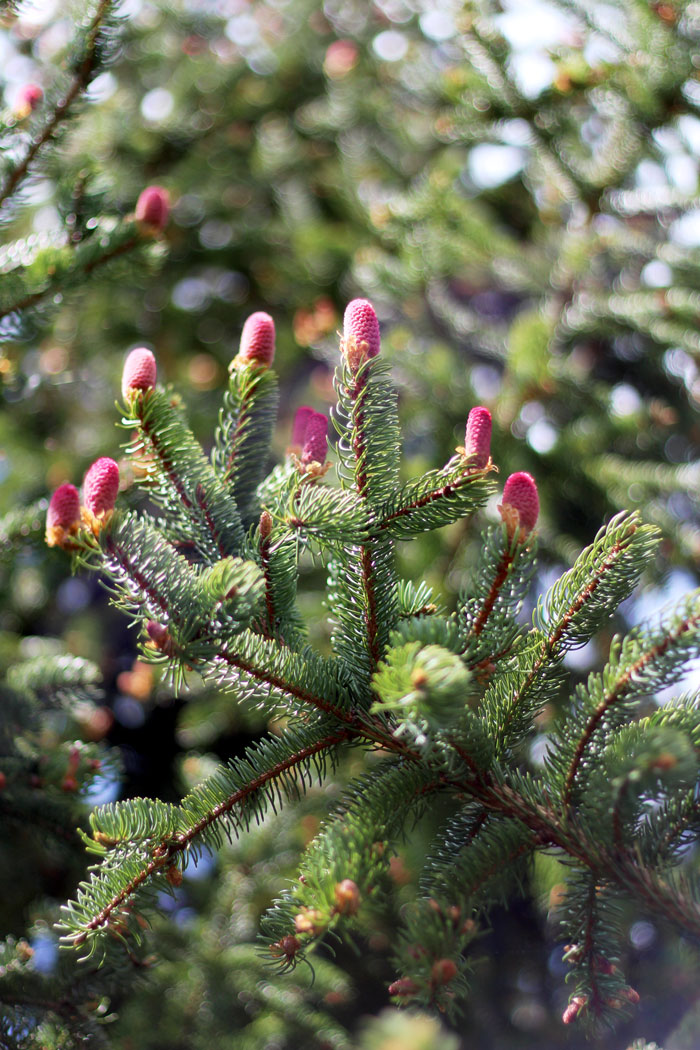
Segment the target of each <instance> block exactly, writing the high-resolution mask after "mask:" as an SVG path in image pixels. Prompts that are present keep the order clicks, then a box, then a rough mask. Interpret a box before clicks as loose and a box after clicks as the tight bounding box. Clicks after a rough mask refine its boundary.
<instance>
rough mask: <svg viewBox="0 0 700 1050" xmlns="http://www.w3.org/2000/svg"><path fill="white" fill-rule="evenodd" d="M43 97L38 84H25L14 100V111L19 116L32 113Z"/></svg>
mask: <svg viewBox="0 0 700 1050" xmlns="http://www.w3.org/2000/svg"><path fill="white" fill-rule="evenodd" d="M43 97H44V92H43V91H42V89H41V88H40V87H39V85H38V84H25V85H24V87H23V88H21V89H20V92H19V94H18V95H17V98H16V100H15V112H16V113H17V114H19V115H21V116H23V117H24V116H28V115H29V114H30V113H33V112H34V110H35V109H36V107H37V106H38V105H39V104H40V102H41V100H42V99H43Z"/></svg>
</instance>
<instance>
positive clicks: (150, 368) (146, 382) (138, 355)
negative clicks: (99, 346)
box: [122, 346, 157, 399]
mask: <svg viewBox="0 0 700 1050" xmlns="http://www.w3.org/2000/svg"><path fill="white" fill-rule="evenodd" d="M156 374H157V367H156V359H155V357H154V356H153V354H152V353H151V351H150V350H148V349H146V347H145V346H139V347H137V348H136V349H135V350H132V351H131V353H130V354H129V356H128V357H127V359H126V361H125V362H124V371H123V372H122V397H123V398H124V399H126V397H127V395H128V393H129V391H130V390H152V389H153V387H154V386H155V385H156Z"/></svg>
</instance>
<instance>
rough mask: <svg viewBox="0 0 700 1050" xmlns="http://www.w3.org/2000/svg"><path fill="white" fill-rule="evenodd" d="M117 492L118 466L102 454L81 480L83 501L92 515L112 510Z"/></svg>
mask: <svg viewBox="0 0 700 1050" xmlns="http://www.w3.org/2000/svg"><path fill="white" fill-rule="evenodd" d="M118 492H119V467H118V466H117V464H116V463H115V462H114V460H113V459H109V458H108V457H107V456H102V457H101V459H98V460H95V462H94V463H93V464H92V466H91V467H90V468H89V470H88V472H87V474H86V475H85V478H84V480H83V503H84V504H85V507H86V509H87V510H88V511H89V512H90V514H92V515H93V516H94V517H96V518H99V517H103V516H105V515H107V514H109V513H110V512H111V511H112V510H114V504H115V503H116V501H117V493H118Z"/></svg>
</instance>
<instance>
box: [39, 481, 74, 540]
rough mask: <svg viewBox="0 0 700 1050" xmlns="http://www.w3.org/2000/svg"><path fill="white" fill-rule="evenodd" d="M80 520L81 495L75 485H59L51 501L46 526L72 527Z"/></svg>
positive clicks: (48, 527)
mask: <svg viewBox="0 0 700 1050" xmlns="http://www.w3.org/2000/svg"><path fill="white" fill-rule="evenodd" d="M79 522H80V496H79V495H78V490H77V488H76V487H75V485H71V484H70V483H69V482H66V483H65V484H64V485H59V486H58V488H57V489H56V491H55V492H54V494H53V496H52V497H51V500H50V502H49V509H48V511H47V512H46V528H47V529H53V528H61V529H70V528H71V526H73V525H78V524H79Z"/></svg>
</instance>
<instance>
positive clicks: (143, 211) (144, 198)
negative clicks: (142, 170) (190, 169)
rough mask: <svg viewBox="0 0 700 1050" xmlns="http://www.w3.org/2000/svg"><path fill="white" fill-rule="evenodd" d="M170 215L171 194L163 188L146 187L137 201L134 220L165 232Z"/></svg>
mask: <svg viewBox="0 0 700 1050" xmlns="http://www.w3.org/2000/svg"><path fill="white" fill-rule="evenodd" d="M169 215H170V194H169V193H168V191H167V190H166V189H165V188H164V187H163V186H146V189H145V190H142V191H141V193H140V194H139V199H138V200H137V201H136V211H135V213H134V218H135V219H136V221H137V222H143V223H145V224H146V225H147V226H152V227H153V228H154V229H157V230H164V229H165V227H166V226H167V225H168V217H169Z"/></svg>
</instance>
